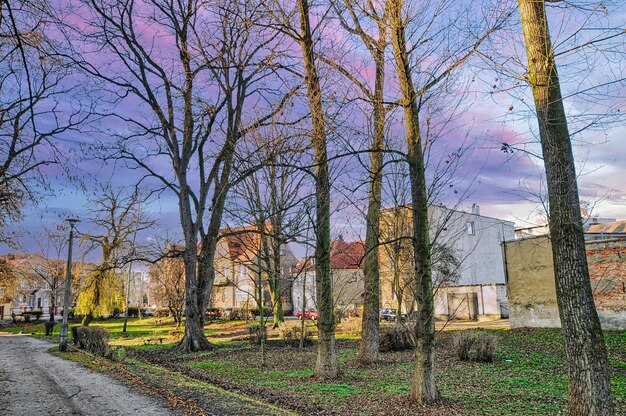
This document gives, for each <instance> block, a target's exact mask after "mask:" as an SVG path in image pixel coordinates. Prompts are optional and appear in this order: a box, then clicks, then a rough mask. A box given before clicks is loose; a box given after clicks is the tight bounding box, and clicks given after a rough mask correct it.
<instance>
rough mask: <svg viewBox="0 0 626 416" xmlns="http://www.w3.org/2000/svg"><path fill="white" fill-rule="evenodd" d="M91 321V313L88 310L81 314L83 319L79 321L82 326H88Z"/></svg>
mask: <svg viewBox="0 0 626 416" xmlns="http://www.w3.org/2000/svg"><path fill="white" fill-rule="evenodd" d="M91 321H93V314H92V313H91V312H88V313H86V314H85V316H83V320H82V321H81V322H80V324H81V325H82V326H89V324H90V323H91Z"/></svg>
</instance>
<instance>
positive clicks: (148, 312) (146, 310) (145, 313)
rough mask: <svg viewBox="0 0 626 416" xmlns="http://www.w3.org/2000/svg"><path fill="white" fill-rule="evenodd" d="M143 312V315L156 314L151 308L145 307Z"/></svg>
mask: <svg viewBox="0 0 626 416" xmlns="http://www.w3.org/2000/svg"><path fill="white" fill-rule="evenodd" d="M141 313H142V314H143V316H154V311H153V310H152V309H149V308H145V309H143V310H142V311H141Z"/></svg>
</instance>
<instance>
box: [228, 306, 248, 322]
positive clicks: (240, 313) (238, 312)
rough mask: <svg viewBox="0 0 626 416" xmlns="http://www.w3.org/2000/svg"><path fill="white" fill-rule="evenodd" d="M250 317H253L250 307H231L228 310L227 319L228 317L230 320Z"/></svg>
mask: <svg viewBox="0 0 626 416" xmlns="http://www.w3.org/2000/svg"><path fill="white" fill-rule="evenodd" d="M250 318H254V315H252V312H251V310H250V309H243V308H232V309H230V311H229V312H228V319H230V320H231V321H235V320H244V319H250Z"/></svg>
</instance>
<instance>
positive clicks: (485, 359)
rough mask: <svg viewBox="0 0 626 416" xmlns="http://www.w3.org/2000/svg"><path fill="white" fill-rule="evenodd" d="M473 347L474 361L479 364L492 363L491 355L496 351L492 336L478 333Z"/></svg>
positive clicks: (494, 339)
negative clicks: (474, 349) (474, 352)
mask: <svg viewBox="0 0 626 416" xmlns="http://www.w3.org/2000/svg"><path fill="white" fill-rule="evenodd" d="M474 345H475V346H476V361H478V362H479V363H491V362H493V353H494V352H495V351H496V338H495V337H494V336H493V335H491V334H488V333H485V332H480V333H479V334H478V336H477V337H476V341H475V342H474Z"/></svg>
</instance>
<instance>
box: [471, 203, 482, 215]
mask: <svg viewBox="0 0 626 416" xmlns="http://www.w3.org/2000/svg"><path fill="white" fill-rule="evenodd" d="M472 214H474V215H480V205H478V204H472Z"/></svg>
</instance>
